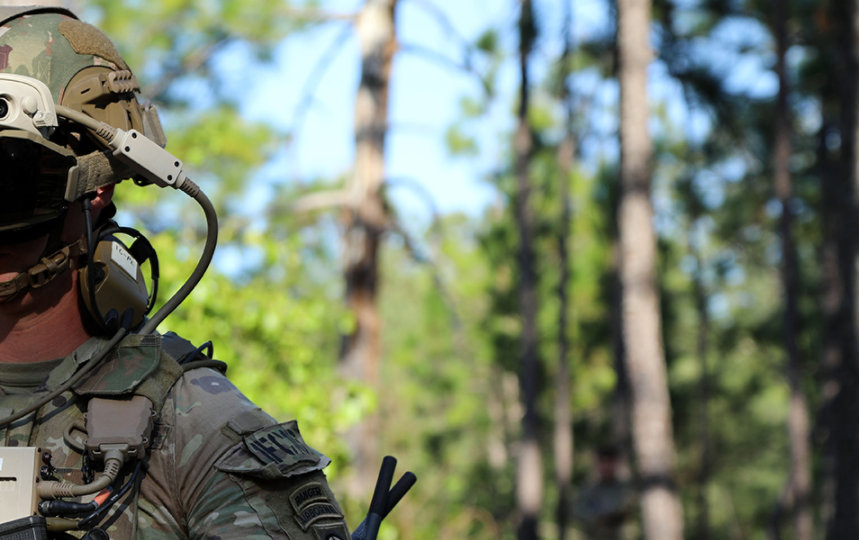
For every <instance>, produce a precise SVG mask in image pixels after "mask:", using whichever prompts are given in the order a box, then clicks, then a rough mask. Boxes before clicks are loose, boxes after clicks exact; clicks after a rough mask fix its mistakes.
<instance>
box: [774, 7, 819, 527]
mask: <svg viewBox="0 0 859 540" xmlns="http://www.w3.org/2000/svg"><path fill="white" fill-rule="evenodd" d="M787 9H788V6H787V2H774V3H773V10H774V11H773V13H774V25H773V26H774V30H775V32H774V33H775V38H776V75H777V76H778V80H779V91H778V96H777V98H776V111H775V115H774V116H775V118H774V131H775V138H774V152H773V170H774V181H775V192H776V197H777V198H778V200H779V202H780V203H781V216H780V218H779V237H780V239H781V257H782V261H781V281H782V294H783V296H784V310H783V323H782V324H783V327H782V331H783V334H784V338H783V339H784V347H785V353H786V356H787V376H788V377H787V378H788V383H789V385H790V410H789V415H788V432H789V440H790V454H791V468H790V469H791V470H790V482H791V497H790V499H791V500H792V502H793V517H794V523H793V525H794V532H795V534H796V538H797V540H811V538H812V536H813V524H814V523H813V517H812V514H811V504H810V495H811V444H810V438H809V437H810V435H809V421H808V405H807V403H806V400H805V394H804V393H803V391H802V365H801V360H800V357H799V347H798V346H797V340H796V335H797V332H798V331H799V320H798V310H797V293H798V289H799V276H798V270H797V263H796V252H795V249H794V244H793V242H794V241H793V230H792V229H793V212H792V208H791V198H792V197H793V184H792V180H791V175H790V154H791V140H790V138H791V126H790V108H789V105H788V97H789V95H790V83H789V82H788V78H787V68H786V64H785V56H786V54H787V48H788V37H787Z"/></svg>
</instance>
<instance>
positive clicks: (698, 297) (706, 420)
mask: <svg viewBox="0 0 859 540" xmlns="http://www.w3.org/2000/svg"><path fill="white" fill-rule="evenodd" d="M690 249H691V251H692V253H693V257H694V258H695V275H694V278H693V279H694V283H693V289H694V290H693V294H694V296H695V310H696V311H697V312H698V339H697V351H696V352H697V355H698V364H699V365H700V366H701V367H700V369H701V375H700V378H699V379H698V406H699V409H698V444H699V447H700V457H699V460H700V461H699V465H698V479H697V480H698V486H697V492H696V494H695V498H696V503H697V511H698V515H697V519H696V523H695V525H696V527H697V531H696V534H695V538H696V539H697V540H708V539H709V538H710V503H709V501H708V500H707V488H708V486H709V484H710V469H711V464H710V462H711V457H710V455H711V449H710V446H711V445H710V367H709V363H708V362H707V356H708V355H709V350H710V345H709V341H710V314H709V312H708V311H707V303H708V302H707V290H706V287H705V284H704V260H703V257H702V256H701V253H700V251H699V249H698V246H696V245H695V242H694V241H690Z"/></svg>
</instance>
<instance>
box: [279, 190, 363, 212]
mask: <svg viewBox="0 0 859 540" xmlns="http://www.w3.org/2000/svg"><path fill="white" fill-rule="evenodd" d="M350 204H351V198H350V196H349V193H348V192H346V191H344V190H336V191H317V192H315V193H310V194H309V195H305V196H303V197H301V198H300V199H298V200H297V201H295V203H293V204H292V207H291V210H292V211H293V212H297V213H306V212H311V211H313V210H326V209H328V208H338V207H344V206H349V205H350Z"/></svg>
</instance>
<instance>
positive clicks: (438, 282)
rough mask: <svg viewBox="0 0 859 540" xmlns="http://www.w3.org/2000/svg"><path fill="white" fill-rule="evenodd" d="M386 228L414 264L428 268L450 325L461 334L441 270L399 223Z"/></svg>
mask: <svg viewBox="0 0 859 540" xmlns="http://www.w3.org/2000/svg"><path fill="white" fill-rule="evenodd" d="M388 227H389V230H390V231H391V232H393V233H395V234H397V235H398V236H399V237H400V238H402V239H403V246H404V247H405V248H406V251H407V252H408V254H409V255H410V256H411V257H412V259H413V260H414V261H415V262H417V263H419V264H422V265H424V266H426V267H428V268H429V271H430V273H431V274H432V279H433V283H435V287H436V289H437V290H438V293H439V296H441V298H442V301H443V302H444V304H445V305H446V306H447V308H448V310H449V311H450V317H451V325H452V326H453V328H454V330H455V331H456V333H457V334H461V332H462V328H463V326H462V319H461V318H460V316H459V312H458V310H457V308H456V304H455V302H454V300H453V296H452V295H451V294H450V291H448V288H447V285H446V284H445V282H444V279H443V278H442V277H441V270H440V269H439V267H438V264H437V263H436V262H435V261H434V260H432V259H431V258H430V257H429V256H427V255H426V254H424V253H422V252H421V251H420V250H419V249H418V247H417V245H416V243H415V241H414V240H413V239H412V236H411V235H410V234H409V233H408V231H406V230H405V229H404V228H403V226H402V225H401V224H400V222H399V221H397V220H395V219H392V220H391V221H390V222H389V226H388ZM460 337H462V336H460Z"/></svg>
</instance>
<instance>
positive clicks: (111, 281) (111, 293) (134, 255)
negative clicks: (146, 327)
mask: <svg viewBox="0 0 859 540" xmlns="http://www.w3.org/2000/svg"><path fill="white" fill-rule="evenodd" d="M117 233H122V234H126V235H129V236H132V237H134V238H135V241H134V243H133V244H132V245H131V247H128V246H126V245H125V243H123V242H122V240H120V239H119V238H117V236H116V234H117ZM88 259H89V261H88V264H86V265H84V266H83V268H81V270H80V279H79V284H80V294H81V299H82V300H83V303H84V305H85V306H86V309H87V311H88V312H89V314H90V315H91V316H92V319H93V320H94V321H95V322H96V324H97V325H99V326H100V327H101V328H103V329H104V330H106V331H108V332H115V331H116V329H118V328H120V327H124V328H128V329H134V328H137V327H138V326H139V325H140V324H141V323H142V322H143V318H144V317H145V316H146V315H147V314H148V313H149V311H150V310H151V309H152V306H153V304H154V303H155V294H156V292H157V286H158V285H157V284H158V258H157V256H156V255H155V250H154V249H153V248H152V245H151V244H150V243H149V241H148V240H147V239H146V238H145V237H144V236H143V235H142V234H140V233H139V232H138V231H136V230H135V229H131V228H128V227H116V226H113V227H111V226H110V225H108V226H107V227H105V228H102V229H101V230H100V231H99V233H98V239H97V240H96V242H95V249H93V250H92V252H91V253H90V254H89V255H88ZM147 260H149V261H150V270H151V274H152V294H149V293H148V291H147V288H146V281H145V279H144V278H143V270H142V268H141V266H142V265H143V263H145V262H146V261H147Z"/></svg>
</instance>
